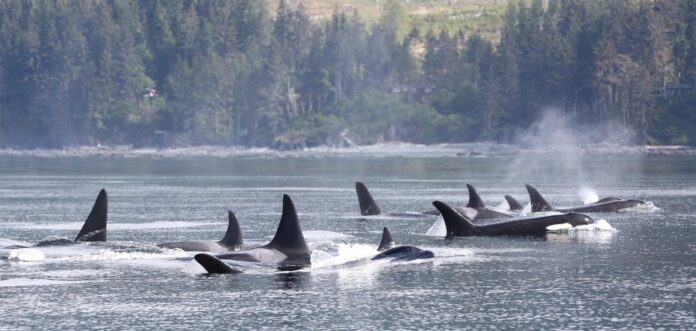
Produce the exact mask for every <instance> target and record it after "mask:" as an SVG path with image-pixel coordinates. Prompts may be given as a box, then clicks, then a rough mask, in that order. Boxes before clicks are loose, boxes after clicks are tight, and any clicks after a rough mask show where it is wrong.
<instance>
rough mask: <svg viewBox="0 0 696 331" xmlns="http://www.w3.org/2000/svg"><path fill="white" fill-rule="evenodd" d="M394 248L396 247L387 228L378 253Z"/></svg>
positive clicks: (383, 231)
mask: <svg viewBox="0 0 696 331" xmlns="http://www.w3.org/2000/svg"><path fill="white" fill-rule="evenodd" d="M392 247H394V240H392V236H391V232H389V229H387V227H386V226H385V227H384V230H382V240H381V241H380V242H379V247H377V251H378V252H381V251H383V250H387V249H390V248H392Z"/></svg>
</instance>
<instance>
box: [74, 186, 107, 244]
mask: <svg viewBox="0 0 696 331" xmlns="http://www.w3.org/2000/svg"><path fill="white" fill-rule="evenodd" d="M108 203H109V201H108V197H107V195H106V190H105V189H101V190H100V191H99V195H97V200H95V201H94V205H93V206H92V211H91V212H90V213H89V216H87V219H86V220H85V224H83V225H82V229H81V230H80V233H78V234H77V237H76V238H75V241H106V219H107V216H108V209H109V206H108Z"/></svg>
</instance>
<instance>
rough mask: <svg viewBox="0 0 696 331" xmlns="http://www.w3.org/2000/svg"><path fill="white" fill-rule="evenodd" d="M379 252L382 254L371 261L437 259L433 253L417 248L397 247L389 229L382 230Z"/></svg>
mask: <svg viewBox="0 0 696 331" xmlns="http://www.w3.org/2000/svg"><path fill="white" fill-rule="evenodd" d="M377 251H378V252H380V253H379V254H377V255H376V256H375V257H373V258H372V259H371V260H372V261H376V260H382V259H391V261H392V262H397V261H413V260H420V259H432V258H434V257H435V254H433V252H432V251H429V250H424V249H420V248H418V247H415V246H395V244H394V240H393V239H392V237H391V232H389V229H388V228H387V227H384V229H383V230H382V240H380V243H379V247H377Z"/></svg>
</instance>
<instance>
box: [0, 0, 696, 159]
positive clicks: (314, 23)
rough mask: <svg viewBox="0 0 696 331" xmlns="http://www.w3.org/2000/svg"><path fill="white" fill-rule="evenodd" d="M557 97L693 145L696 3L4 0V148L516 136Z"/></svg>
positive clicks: (593, 114)
mask: <svg viewBox="0 0 696 331" xmlns="http://www.w3.org/2000/svg"><path fill="white" fill-rule="evenodd" d="M327 4H330V6H328V5H327ZM377 8H378V9H379V10H378V11H377V10H376V9H377ZM376 13H377V14H376ZM549 109H553V110H554V112H556V113H557V114H558V115H557V117H558V118H559V121H560V122H562V123H563V125H564V126H565V127H567V128H571V129H572V128H580V127H581V128H588V127H591V128H598V127H599V128H605V129H603V131H606V132H624V133H630V140H629V141H625V140H624V141H625V142H626V145H691V146H694V145H696V1H694V0H674V1H663V0H658V1H655V0H638V1H636V0H617V1H596V0H522V1H517V0H511V1H504V0H500V1H498V0H461V1H451V0H411V1H402V0H369V1H368V0H345V1H339V0H330V1H328V0H327V1H324V2H320V1H316V0H306V1H300V0H267V1H263V0H185V1H168V0H148V1H139V0H120V1H108V0H93V1H83V0H64V1H53V0H33V1H0V148H9V149H34V148H40V149H49V150H52V149H60V148H63V147H67V148H68V150H71V148H70V146H99V145H103V146H133V147H135V148H136V150H138V149H145V148H148V147H152V148H165V147H170V146H177V147H178V146H246V147H248V148H250V149H254V148H268V149H276V150H306V149H311V148H321V147H320V146H352V145H355V146H362V145H373V144H376V143H383V142H389V141H404V142H409V143H413V144H437V143H465V142H477V141H494V142H497V143H513V142H516V141H517V140H516V139H517V138H518V137H519V134H518V133H519V132H520V131H524V130H528V129H529V128H531V127H534V126H535V125H536V123H538V122H540V121H543V120H544V119H543V118H544V116H545V114H546V113H547V112H548V110H549ZM583 130H585V129H583ZM576 131H580V130H576ZM597 131H602V130H597ZM583 141H584V140H583ZM593 142H598V141H593ZM656 150H662V148H657V149H656Z"/></svg>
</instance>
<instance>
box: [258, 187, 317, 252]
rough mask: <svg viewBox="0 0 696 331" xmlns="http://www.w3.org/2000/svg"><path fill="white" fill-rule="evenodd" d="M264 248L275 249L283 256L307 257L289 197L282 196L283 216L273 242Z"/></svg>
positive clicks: (298, 223) (293, 207)
mask: <svg viewBox="0 0 696 331" xmlns="http://www.w3.org/2000/svg"><path fill="white" fill-rule="evenodd" d="M265 247H267V248H273V249H277V250H278V251H280V252H281V253H283V254H286V255H287V254H292V255H309V248H308V247H307V243H306V242H305V239H304V236H303V235H302V229H301V228H300V221H299V220H298V219H297V212H296V211H295V205H294V204H293V203H292V200H291V199H290V197H289V196H288V195H287V194H285V195H283V215H282V216H281V217H280V223H279V224H278V230H277V231H276V234H275V236H274V237H273V240H271V242H270V243H268V244H267V245H266V246H265Z"/></svg>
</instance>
